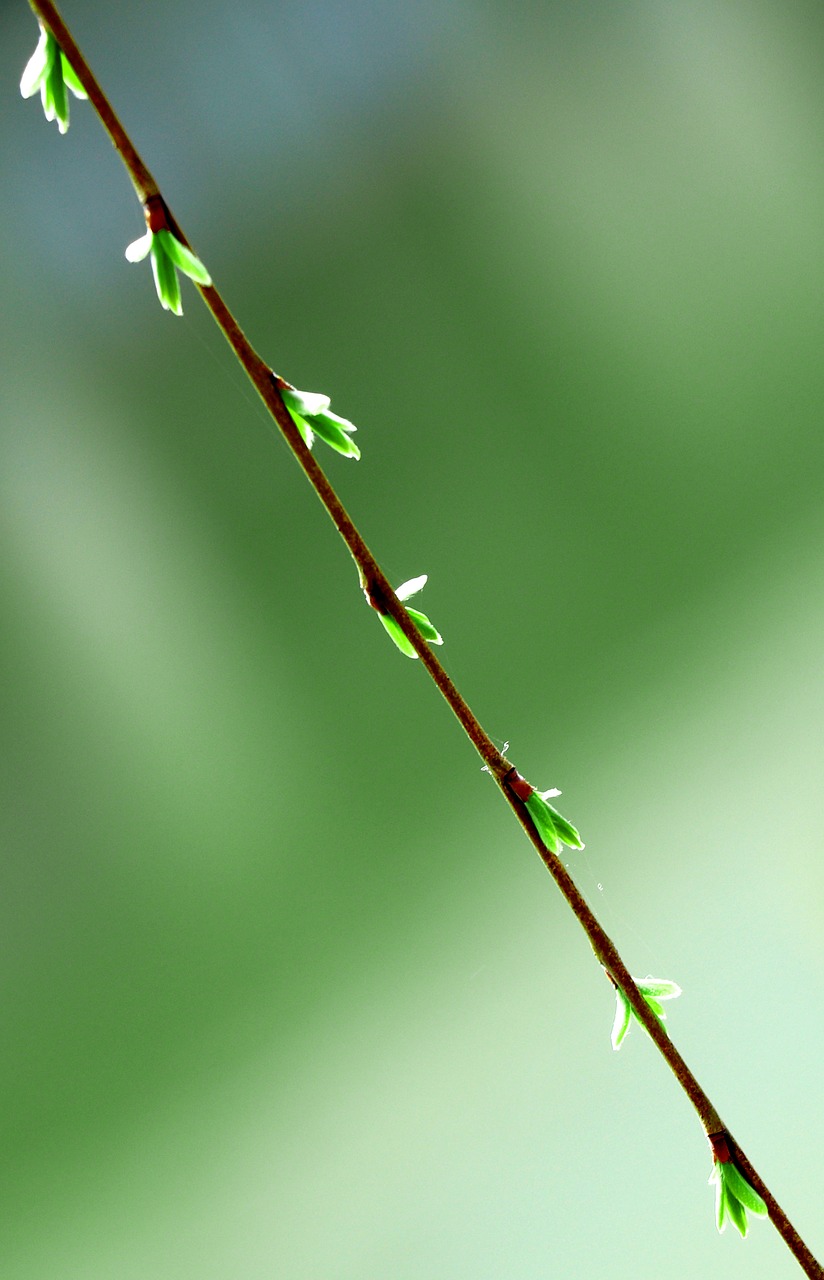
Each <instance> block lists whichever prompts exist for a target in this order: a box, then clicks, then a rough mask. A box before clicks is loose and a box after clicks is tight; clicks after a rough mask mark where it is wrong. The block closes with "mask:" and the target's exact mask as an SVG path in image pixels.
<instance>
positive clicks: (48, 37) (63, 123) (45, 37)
mask: <svg viewBox="0 0 824 1280" xmlns="http://www.w3.org/2000/svg"><path fill="white" fill-rule="evenodd" d="M38 89H39V90H40V99H41V101H42V103H43V113H44V115H45V117H46V119H47V120H56V121H57V127H58V129H59V130H60V132H61V133H65V132H66V131H67V129H68V127H69V98H68V95H67V93H66V90H67V89H71V91H72V93H73V94H74V96H75V97H76V98H86V97H88V94H87V93H86V90H85V89H84V88H83V86H82V84H81V83H80V81H79V80H78V78H77V76H76V74H75V72H74V69H73V67H72V66H71V64H70V63H69V61H68V59H67V58H66V55H65V53H64V52H63V50H62V49H61V48H60V46H59V44H58V43H57V41H56V40H55V38H54V36H53V35H52V33H51V32H50V31H47V30H46V28H45V27H44V26H43V25H42V23H41V25H40V39H39V40H38V42H37V48H36V49H35V51H34V53H33V54H32V55H31V57H30V58H29V60H28V62H27V63H26V69H25V71H24V72H23V75H22V77H21V79H20V92H21V93H22V95H23V97H24V98H31V97H32V96H33V95H34V94H35V93H37V90H38Z"/></svg>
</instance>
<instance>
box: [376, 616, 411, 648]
mask: <svg viewBox="0 0 824 1280" xmlns="http://www.w3.org/2000/svg"><path fill="white" fill-rule="evenodd" d="M378 617H379V618H380V620H381V622H382V623H383V625H384V626H385V627H386V630H387V631H388V632H389V634H390V636H391V637H392V639H393V640H394V641H395V644H396V645H397V646H398V648H399V649H400V651H401V653H404V654H406V656H407V658H417V656H418V655H417V653H416V652H415V650H414V648H413V647H412V643H411V641H409V640H407V638H406V636H405V635H404V634H403V632H402V631H401V629H400V627H399V626H398V624H397V622H396V621H395V619H394V618H393V617H391V616H390V614H388V613H379V614H378Z"/></svg>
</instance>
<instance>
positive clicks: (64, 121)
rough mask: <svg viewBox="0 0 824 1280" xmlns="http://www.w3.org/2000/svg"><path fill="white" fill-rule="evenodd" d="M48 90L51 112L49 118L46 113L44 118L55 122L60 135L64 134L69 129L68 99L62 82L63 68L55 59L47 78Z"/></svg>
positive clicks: (57, 59)
mask: <svg viewBox="0 0 824 1280" xmlns="http://www.w3.org/2000/svg"><path fill="white" fill-rule="evenodd" d="M48 83H49V88H50V90H51V110H52V115H51V116H50V115H49V113H48V111H47V112H46V118H47V119H49V120H55V119H56V120H57V127H58V129H59V130H60V132H61V133H66V132H67V131H68V128H69V99H68V96H67V94H66V85H65V83H64V81H63V67H62V63H61V59H60V58H55V60H54V62H53V64H52V69H51V71H50V72H49V78H48Z"/></svg>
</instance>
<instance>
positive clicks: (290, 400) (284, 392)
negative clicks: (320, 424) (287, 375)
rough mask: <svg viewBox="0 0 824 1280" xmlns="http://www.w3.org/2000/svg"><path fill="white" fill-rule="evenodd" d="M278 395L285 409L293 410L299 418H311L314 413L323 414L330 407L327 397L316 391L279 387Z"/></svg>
mask: <svg viewBox="0 0 824 1280" xmlns="http://www.w3.org/2000/svg"><path fill="white" fill-rule="evenodd" d="M280 394H281V397H282V399H283V403H284V404H285V405H286V407H287V409H289V410H294V411H295V413H299V414H300V415H301V417H304V418H313V417H314V416H315V414H316V413H324V412H325V411H326V410H327V409H328V408H329V405H330V400H329V397H328V396H323V395H320V394H319V392H317V391H298V390H297V388H296V387H281V388H280Z"/></svg>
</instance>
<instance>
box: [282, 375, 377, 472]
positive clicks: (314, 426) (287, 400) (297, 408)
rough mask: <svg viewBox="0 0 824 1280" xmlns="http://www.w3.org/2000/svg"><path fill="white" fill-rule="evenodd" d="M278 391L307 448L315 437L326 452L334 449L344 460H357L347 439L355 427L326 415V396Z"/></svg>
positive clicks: (354, 448) (356, 452) (357, 452)
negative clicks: (325, 445) (326, 447)
mask: <svg viewBox="0 0 824 1280" xmlns="http://www.w3.org/2000/svg"><path fill="white" fill-rule="evenodd" d="M279 391H280V395H281V399H282V400H283V403H284V404H285V405H286V408H287V409H288V410H289V416H290V417H291V419H292V421H293V422H294V424H295V426H296V427H297V429H298V431H299V432H300V434H301V437H302V438H303V443H304V444H305V445H306V448H307V449H311V448H312V445H313V444H314V443H315V436H318V438H319V439H321V440H323V442H324V444H328V445H329V447H330V449H336V450H337V452H338V453H342V454H343V456H344V457H345V458H356V459H357V458H359V457H360V449H359V448H358V446H357V445H356V444H355V442H354V440H352V439H350V436H351V433H352V432H353V431H357V427H356V426H353V424H352V423H351V422H349V421H348V420H347V419H346V418H340V417H338V415H337V414H336V413H331V412H330V409H329V404H330V401H329V397H328V396H323V395H320V394H319V393H318V392H316V391H298V390H296V388H295V387H279Z"/></svg>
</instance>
